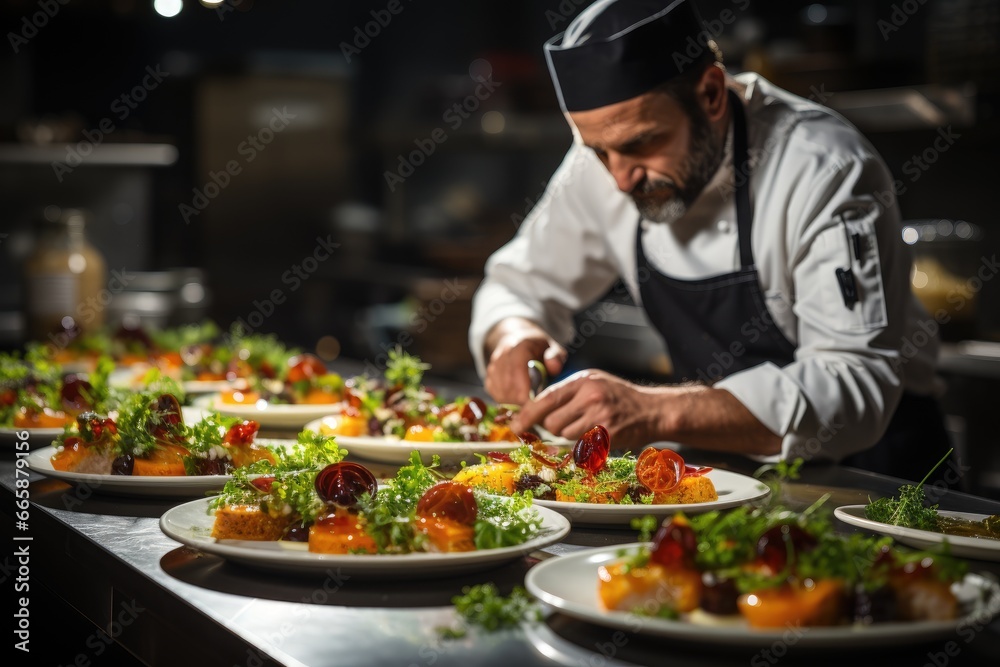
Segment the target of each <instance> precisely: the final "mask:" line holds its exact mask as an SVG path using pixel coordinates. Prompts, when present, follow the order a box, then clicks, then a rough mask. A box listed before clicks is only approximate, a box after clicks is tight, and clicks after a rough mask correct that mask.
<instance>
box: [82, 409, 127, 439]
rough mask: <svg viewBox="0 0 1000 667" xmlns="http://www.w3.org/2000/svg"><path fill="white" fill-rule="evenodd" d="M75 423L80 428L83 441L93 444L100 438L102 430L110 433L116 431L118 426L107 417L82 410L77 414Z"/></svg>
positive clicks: (102, 433)
mask: <svg viewBox="0 0 1000 667" xmlns="http://www.w3.org/2000/svg"><path fill="white" fill-rule="evenodd" d="M76 425H77V427H78V428H79V429H80V435H82V436H83V439H84V442H86V443H88V444H93V443H95V442H97V441H98V440H100V439H101V437H102V436H103V435H104V432H105V431H107V432H108V433H110V434H111V435H114V434H116V433H118V426H117V425H116V424H115V422H114V421H113V420H112V419H110V418H108V417H101V416H100V415H98V414H97V413H95V412H84V413H82V414H80V415H79V416H77V418H76Z"/></svg>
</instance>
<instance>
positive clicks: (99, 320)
mask: <svg viewBox="0 0 1000 667" xmlns="http://www.w3.org/2000/svg"><path fill="white" fill-rule="evenodd" d="M23 285H24V305H23V311H24V318H25V330H26V333H27V337H28V338H29V339H30V340H37V341H41V342H55V343H56V344H57V345H58V346H60V347H62V346H63V345H59V343H60V342H65V341H62V340H61V339H62V338H64V337H65V336H66V333H67V332H73V337H75V335H77V334H80V333H94V332H97V331H99V330H100V329H101V328H102V327H103V326H104V311H105V310H106V309H107V306H108V303H109V302H110V299H111V294H110V292H109V291H108V290H107V289H106V288H107V266H106V264H105V261H104V257H103V255H101V253H100V252H99V251H98V250H97V248H95V247H94V246H93V245H91V244H90V243H89V242H88V241H87V237H86V218H85V216H84V213H83V212H82V211H79V210H77V209H63V210H58V209H54V208H53V207H50V208H48V209H46V211H45V216H44V217H43V218H42V219H41V220H39V224H38V238H37V242H36V244H35V247H34V250H33V251H32V253H31V255H29V256H28V258H27V259H26V260H25V262H24V280H23Z"/></svg>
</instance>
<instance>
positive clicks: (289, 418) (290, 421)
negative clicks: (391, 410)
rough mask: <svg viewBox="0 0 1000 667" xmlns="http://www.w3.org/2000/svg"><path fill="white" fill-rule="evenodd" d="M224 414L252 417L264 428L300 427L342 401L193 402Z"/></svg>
mask: <svg viewBox="0 0 1000 667" xmlns="http://www.w3.org/2000/svg"><path fill="white" fill-rule="evenodd" d="M194 404H195V405H199V406H201V407H206V408H208V409H210V410H214V411H216V412H219V413H221V414H224V415H231V416H233V417H240V418H242V419H253V420H254V421H257V422H259V423H260V425H261V426H262V427H264V428H288V429H301V428H303V427H304V426H305V425H306V424H307V423H309V422H311V421H313V420H314V419H319V418H320V417H325V416H327V415H331V414H336V413H338V412H339V411H340V408H341V407H342V406H343V403H320V404H316V405H287V404H285V405H283V404H276V405H272V404H270V403H268V402H267V401H258V402H257V403H255V404H254V405H234V404H232V403H223V402H222V399H220V398H219V397H218V396H203V397H201V398H200V399H197V400H196V401H195V403H194Z"/></svg>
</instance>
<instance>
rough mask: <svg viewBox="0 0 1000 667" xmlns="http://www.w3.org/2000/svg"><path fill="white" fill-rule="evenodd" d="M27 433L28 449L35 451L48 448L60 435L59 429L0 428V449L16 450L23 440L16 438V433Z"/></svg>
mask: <svg viewBox="0 0 1000 667" xmlns="http://www.w3.org/2000/svg"><path fill="white" fill-rule="evenodd" d="M24 431H27V432H28V447H29V448H30V449H37V448H38V447H48V446H49V445H51V444H52V441H53V440H55V439H56V438H58V437H59V436H60V435H62V432H63V430H62V429H61V428H8V427H6V426H5V427H3V428H0V448H2V449H16V448H17V443H19V442H24V440H22V439H20V438H18V437H17V434H18V433H22V432H24Z"/></svg>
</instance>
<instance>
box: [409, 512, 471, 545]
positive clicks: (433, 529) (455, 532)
mask: <svg viewBox="0 0 1000 667" xmlns="http://www.w3.org/2000/svg"><path fill="white" fill-rule="evenodd" d="M417 530H419V531H420V532H422V533H423V534H424V535H426V536H427V539H428V540H429V541H430V543H431V545H432V546H433V547H434V549H433V550H434V551H440V552H442V553H450V552H454V551H475V549H476V544H475V542H474V537H475V530H474V528H473V527H472V526H468V525H465V524H461V523H458V522H457V521H452V520H451V519H446V518H444V517H437V516H423V517H420V518H419V519H417Z"/></svg>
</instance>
